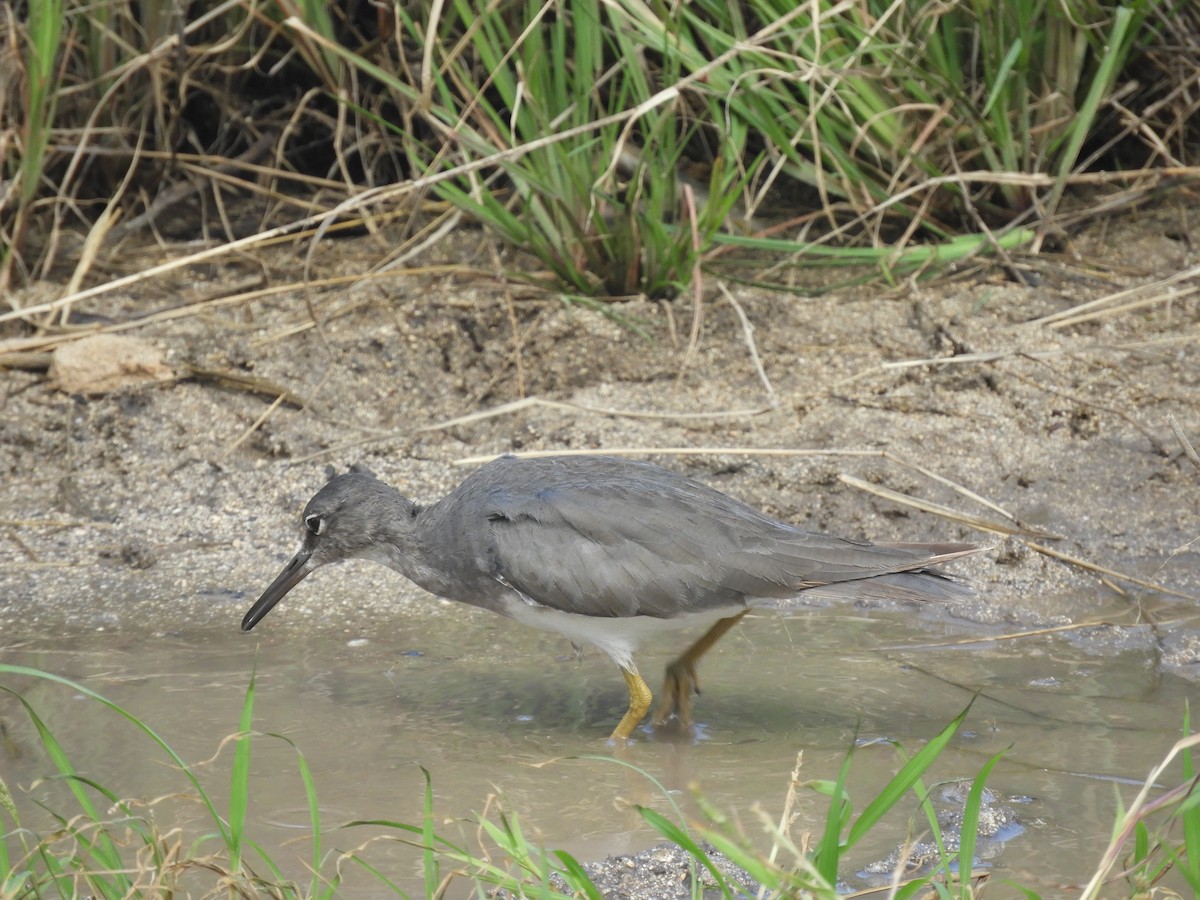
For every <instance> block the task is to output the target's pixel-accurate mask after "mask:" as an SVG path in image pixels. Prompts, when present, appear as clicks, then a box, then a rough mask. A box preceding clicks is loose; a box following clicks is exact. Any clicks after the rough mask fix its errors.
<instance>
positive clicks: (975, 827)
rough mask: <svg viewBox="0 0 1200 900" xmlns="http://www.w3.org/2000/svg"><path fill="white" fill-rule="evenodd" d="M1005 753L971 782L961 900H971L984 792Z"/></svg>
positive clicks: (962, 843)
mask: <svg viewBox="0 0 1200 900" xmlns="http://www.w3.org/2000/svg"><path fill="white" fill-rule="evenodd" d="M1004 753H1005V751H1003V750H1001V751H1000V752H999V753H997V754H996V755H995V756H993V757H992V758H991V759H989V760H988V761H987V763H986V764H985V765H984V767H983V768H982V769H980V770H979V774H978V775H976V776H975V780H974V781H973V782H971V790H970V791H968V792H967V802H966V805H965V806H964V807H963V818H962V830H961V831H960V832H959V842H958V896H959V897H960V898H961V900H971V893H972V892H971V872H972V871H973V870H974V868H975V841H976V839H977V837H978V835H979V811H980V809H981V808H982V806H983V792H984V790H985V788H986V785H987V779H988V776H989V775H991V773H992V769H994V768H995V767H996V763H998V762H999V761H1000V757H1002V756H1003V755H1004Z"/></svg>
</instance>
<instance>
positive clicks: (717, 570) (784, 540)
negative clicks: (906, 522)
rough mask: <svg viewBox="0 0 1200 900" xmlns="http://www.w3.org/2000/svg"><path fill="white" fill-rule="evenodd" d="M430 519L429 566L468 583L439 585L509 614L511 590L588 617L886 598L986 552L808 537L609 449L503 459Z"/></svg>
mask: <svg viewBox="0 0 1200 900" xmlns="http://www.w3.org/2000/svg"><path fill="white" fill-rule="evenodd" d="M422 516H423V518H424V519H425V521H424V522H423V523H422V530H421V535H420V537H421V541H422V543H423V545H424V551H425V554H426V556H427V559H428V561H429V563H430V565H431V567H432V568H433V569H435V570H438V571H441V572H443V573H445V574H446V575H448V576H450V577H448V578H447V579H445V580H446V582H447V583H450V582H453V583H454V584H455V585H456V586H457V588H466V589H465V590H456V592H455V593H454V594H452V593H449V592H447V591H444V590H437V591H436V592H437V593H442V594H443V595H445V596H454V599H459V600H465V601H466V602H469V603H474V604H476V605H480V606H485V607H488V608H492V609H497V610H500V609H502V608H503V604H504V602H506V600H507V598H508V597H509V596H510V595H511V592H512V591H513V590H515V591H517V592H519V593H520V594H521V596H523V597H524V598H525V599H526V600H527V601H529V602H530V603H533V604H536V605H540V606H547V607H551V608H554V609H560V610H564V611H568V612H574V613H580V614H583V615H588V616H621V617H623V616H633V615H643V616H652V617H658V618H670V617H674V616H677V615H682V614H686V613H690V612H704V611H709V610H716V609H723V608H736V607H738V606H744V605H746V604H747V603H748V602H752V601H753V600H754V599H757V598H782V597H788V596H793V595H795V594H797V593H799V592H800V591H803V590H806V589H810V588H816V587H820V586H824V585H844V586H845V588H846V591H845V593H847V594H850V595H853V594H861V593H863V590H862V588H863V587H865V586H866V584H867V583H868V582H867V581H866V580H877V584H876V585H875V587H876V590H874V591H868V593H873V594H875V595H876V596H905V597H912V596H922V595H926V594H927V595H938V594H940V593H942V592H943V591H944V590H945V588H944V587H943V585H944V584H946V583H950V584H953V582H948V581H947V579H945V578H943V577H942V576H940V575H939V574H937V573H931V572H925V571H922V570H925V569H927V567H929V566H931V565H934V564H936V563H939V562H943V561H946V560H949V559H953V558H956V557H958V556H963V555H966V554H968V553H972V552H975V550H976V549H977V548H976V547H975V546H974V545H970V544H870V543H863V542H858V541H850V540H845V539H842V538H836V537H831V536H828V535H823V534H816V533H813V532H807V531H804V530H802V529H800V528H797V527H796V526H794V525H790V524H788V523H785V522H780V521H777V520H775V519H772V518H771V517H769V516H767V515H765V514H763V513H761V512H759V511H758V510H755V509H754V508H752V507H750V506H747V505H746V504H744V503H741V502H739V501H737V500H735V499H733V498H732V497H729V496H727V495H725V494H722V493H721V492H719V491H716V490H713V489H712V488H709V487H706V486H705V485H703V484H700V483H699V482H696V481H693V480H692V479H689V478H687V477H685V476H683V475H680V474H678V473H676V472H671V471H669V470H666V469H662V468H660V467H658V466H655V465H652V464H650V463H643V462H636V461H632V460H625V459H620V458H614V457H606V456H564V457H548V458H542V459H527V460H522V459H517V458H515V457H502V458H500V459H498V460H495V461H493V462H491V463H489V464H487V465H486V466H483V467H482V468H480V469H478V470H477V471H476V472H475V473H473V474H472V475H471V476H469V477H468V478H467V479H466V480H464V481H463V483H462V484H461V485H459V487H458V488H456V489H455V490H454V491H453V492H451V493H450V494H449V495H447V497H446V498H445V499H444V500H443V501H441V502H440V503H438V504H436V505H434V506H432V507H430V508H429V509H428V510H425V511H424V512H423V513H422ZM889 573H909V574H905V575H895V574H889ZM881 576H886V577H881ZM431 589H433V588H431ZM824 592H828V589H826V590H825V591H824Z"/></svg>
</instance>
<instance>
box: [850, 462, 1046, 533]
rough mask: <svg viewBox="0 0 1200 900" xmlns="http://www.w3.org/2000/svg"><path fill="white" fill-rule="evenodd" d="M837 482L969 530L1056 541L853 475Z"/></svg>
mask: <svg viewBox="0 0 1200 900" xmlns="http://www.w3.org/2000/svg"><path fill="white" fill-rule="evenodd" d="M838 480H839V481H841V482H843V483H844V484H848V485H850V486H851V487H855V488H858V489H859V490H860V491H865V492H867V493H868V494H874V495H875V496H877V497H882V498H883V499H885V500H890V501H892V502H893V503H899V504H900V505H901V506H910V507H912V508H913V509H919V510H921V511H922V512H927V513H932V514H933V515H935V516H941V517H942V518H943V519H948V520H949V521H951V522H957V523H958V524H960V525H966V526H968V527H970V528H976V529H978V530H980V531H990V532H992V533H993V534H1003V535H1015V536H1017V537H1039V538H1042V539H1043V540H1058V539H1060V538H1059V536H1058V535H1055V534H1051V533H1049V532H1046V531H1041V530H1040V529H1036V528H1026V527H1023V526H1020V525H1005V524H1004V523H1002V522H992V521H989V520H987V519H982V518H980V517H979V516H973V515H971V514H969V513H964V512H959V511H958V510H956V509H951V508H950V507H948V506H943V505H942V504H940V503H934V502H933V501H931V500H921V499H919V498H917V497H911V496H909V495H908V494H902V493H900V492H899V491H893V490H891V489H890V488H885V487H880V486H879V485H877V484H871V483H870V482H869V481H863V480H862V479H861V478H856V477H854V476H853V475H847V474H846V473H844V472H843V473H841V474H839V475H838Z"/></svg>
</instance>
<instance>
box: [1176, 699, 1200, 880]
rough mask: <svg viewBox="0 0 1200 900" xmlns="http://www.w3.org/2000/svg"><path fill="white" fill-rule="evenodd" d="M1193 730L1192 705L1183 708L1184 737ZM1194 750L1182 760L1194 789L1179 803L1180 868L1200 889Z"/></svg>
mask: <svg viewBox="0 0 1200 900" xmlns="http://www.w3.org/2000/svg"><path fill="white" fill-rule="evenodd" d="M1191 732H1192V722H1191V707H1190V706H1188V705H1185V706H1184V709H1183V737H1188V736H1189V735H1190V734H1191ZM1193 753H1194V751H1192V750H1188V751H1186V752H1185V753H1184V754H1183V759H1182V760H1181V762H1182V765H1183V778H1184V781H1191V782H1192V789H1191V792H1190V793H1189V794H1188V796H1187V797H1186V798H1185V799H1184V801H1183V802H1182V803H1181V804H1180V805H1179V813H1178V815H1179V817H1180V818H1181V819H1182V822H1183V861H1182V862H1181V864H1180V869H1181V871H1183V873H1184V877H1185V878H1187V880H1188V883H1189V884H1191V885H1192V886H1193V888H1197V889H1200V783H1198V782H1197V780H1196V764H1195V758H1194V756H1193Z"/></svg>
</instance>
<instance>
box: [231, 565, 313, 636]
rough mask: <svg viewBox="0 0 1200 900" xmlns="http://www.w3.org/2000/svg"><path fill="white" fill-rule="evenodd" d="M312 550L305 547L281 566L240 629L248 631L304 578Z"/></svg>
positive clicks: (308, 568) (247, 614) (307, 571)
mask: <svg viewBox="0 0 1200 900" xmlns="http://www.w3.org/2000/svg"><path fill="white" fill-rule="evenodd" d="M310 556H312V551H311V550H309V549H308V548H307V547H305V548H303V549H302V550H301V551H300V552H299V553H297V554H296V555H295V556H293V557H292V561H291V562H290V563H288V564H287V565H286V566H284V567H283V571H282V572H280V573H279V575H278V577H276V579H275V580H274V581H272V582H271V585H270V587H268V588H267V589H266V590H265V591H263V593H262V596H261V597H259V598H258V599H257V600H256V601H255V602H254V605H253V606H252V607H250V612H248V613H246V618H244V619H242V631H249V630H250V629H251V628H253V627H254V626H255V625H257V624H258V622H259V620H260V619H261V618H262V617H263V616H265V615H266V614H267V613H269V612H270V611H271V607H272V606H274V605H275V604H276V603H278V602H279V601H280V600H282V599H283V596H284V594H286V593H287V592H288V591H290V590H291V589H292V588H294V587H295V586H296V585H298V584H299V583H300V582H301V581H303V580H304V576H306V575H307V574H308V573H309V572H311V571H312V569H311V568H310V567H309V565H308V560H309V557H310Z"/></svg>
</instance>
